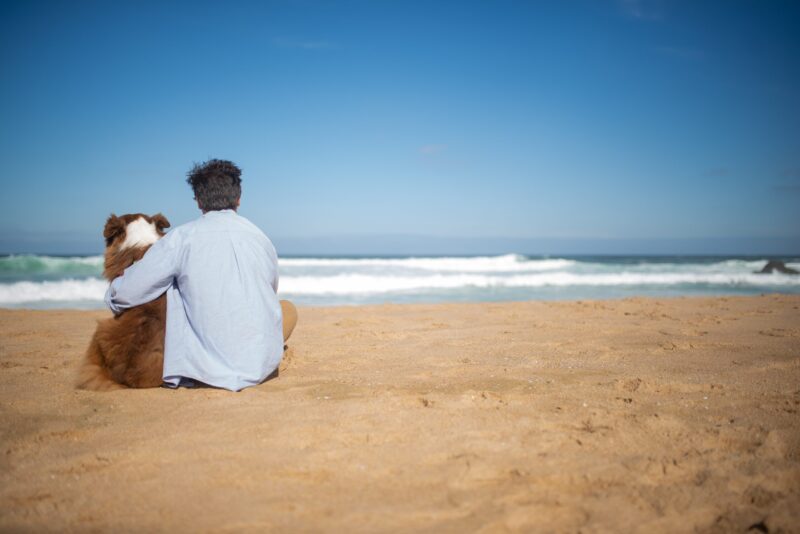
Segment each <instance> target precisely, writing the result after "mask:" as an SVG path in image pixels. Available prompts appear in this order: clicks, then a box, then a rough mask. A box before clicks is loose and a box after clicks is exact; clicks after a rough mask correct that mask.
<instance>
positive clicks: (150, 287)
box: [105, 232, 180, 314]
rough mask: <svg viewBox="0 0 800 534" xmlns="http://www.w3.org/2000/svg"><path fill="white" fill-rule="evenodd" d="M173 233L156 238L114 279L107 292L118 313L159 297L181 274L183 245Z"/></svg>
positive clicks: (112, 307) (112, 306)
mask: <svg viewBox="0 0 800 534" xmlns="http://www.w3.org/2000/svg"><path fill="white" fill-rule="evenodd" d="M173 234H175V232H170V233H169V234H167V235H166V236H164V237H163V238H161V239H159V240H158V241H156V242H155V243H154V244H153V246H152V247H150V249H149V250H148V251H147V252H146V253H145V255H144V256H143V257H142V259H141V260H139V261H137V262H136V263H134V264H133V265H131V266H130V267H128V268H127V269H125V272H124V273H123V274H122V276H118V277H117V278H115V279H114V280H113V281H112V282H111V285H110V286H108V291H106V297H105V300H106V305H107V306H108V307H109V308H110V309H111V311H113V312H114V313H115V314H119V313H122V312H123V311H125V310H127V309H128V308H132V307H134V306H138V305H140V304H144V303H146V302H150V301H151V300H155V299H157V298H158V297H160V296H161V295H162V294H163V293H164V292H165V291H166V290H167V289H169V287H170V286H171V285H172V283H173V281H174V279H175V276H176V275H177V274H178V267H179V264H180V256H179V254H180V247H178V246H177V241H178V239H177V236H176V235H173Z"/></svg>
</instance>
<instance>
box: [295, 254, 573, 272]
mask: <svg viewBox="0 0 800 534" xmlns="http://www.w3.org/2000/svg"><path fill="white" fill-rule="evenodd" d="M572 265H575V261H574V260H566V259H560V258H556V259H533V260H528V259H527V258H525V256H521V255H519V254H506V255H504V256H481V257H471V258H458V257H449V258H287V259H281V260H280V266H281V268H283V267H287V268H293V267H319V268H330V269H340V270H347V269H360V268H400V269H403V268H405V269H420V270H425V271H444V272H462V273H482V272H536V271H552V270H557V269H564V268H566V267H570V266H572Z"/></svg>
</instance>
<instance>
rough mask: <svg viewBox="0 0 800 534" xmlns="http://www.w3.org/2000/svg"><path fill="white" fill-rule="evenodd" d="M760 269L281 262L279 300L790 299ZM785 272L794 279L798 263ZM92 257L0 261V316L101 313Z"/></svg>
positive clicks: (474, 260) (797, 289) (498, 259)
mask: <svg viewBox="0 0 800 534" xmlns="http://www.w3.org/2000/svg"><path fill="white" fill-rule="evenodd" d="M765 262H766V259H763V260H755V259H750V258H748V259H735V258H730V259H714V258H711V259H701V258H673V259H669V258H666V259H665V258H642V257H638V258H637V257H627V258H528V257H526V256H522V255H519V254H506V255H502V256H481V257H441V258H434V257H418V258H282V259H281V260H280V272H281V279H280V295H281V297H282V298H293V299H297V300H298V302H301V303H303V304H315V305H316V304H322V305H324V304H336V303H346V302H383V301H386V300H389V301H392V300H394V301H403V302H413V301H436V300H492V299H537V298H570V299H581V298H613V297H618V296H626V295H664V294H671V295H678V294H680V295H692V294H731V293H733V294H737V293H738V294H757V293H760V292H776V291H777V292H786V293H800V276H791V275H783V274H777V273H774V274H755V271H758V270H759V269H761V268H762V267H763V266H764V264H765ZM787 265H788V266H790V267H792V268H794V269H798V270H800V263H799V262H797V261H796V259H795V261H793V262H791V263H787ZM102 267H103V257H102V256H89V257H56V256H34V255H18V256H6V257H2V258H0V306H6V307H8V306H11V307H102V306H103V296H104V294H105V291H106V288H107V287H108V283H107V282H106V281H105V280H103V279H101V278H100V273H101V271H102Z"/></svg>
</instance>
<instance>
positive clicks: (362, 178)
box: [0, 0, 800, 253]
mask: <svg viewBox="0 0 800 534" xmlns="http://www.w3.org/2000/svg"><path fill="white" fill-rule="evenodd" d="M0 20H1V21H2V32H0V47H1V49H0V54H1V55H0V62H1V63H0V64H1V65H2V81H1V82H0V83H1V85H0V155H2V161H3V165H2V169H1V170H0V180H2V194H0V252H14V251H22V250H27V249H30V250H36V249H37V247H38V249H39V251H46V250H44V249H57V248H59V247H58V246H57V245H54V243H66V244H68V245H64V246H63V247H61V248H65V247H66V248H69V247H72V248H75V249H76V250H75V252H78V251H86V252H89V251H90V250H88V249H89V248H91V249H92V250H98V249H100V248H101V247H102V243H101V240H100V239H99V238H100V233H101V231H102V225H103V223H104V221H105V218H106V217H107V216H108V214H109V213H111V212H116V213H118V214H119V213H127V212H147V213H155V212H158V211H161V212H163V213H164V214H166V215H167V216H168V217H169V218H170V219H171V220H172V222H173V224H180V223H183V222H187V221H189V220H191V219H192V218H194V217H196V216H197V215H198V212H197V210H196V207H195V205H194V203H193V201H192V194H191V191H190V189H189V187H188V185H187V184H186V183H185V173H186V171H187V170H188V169H189V168H190V167H191V165H192V163H193V162H196V161H202V160H205V159H207V158H209V157H218V158H225V159H231V160H233V161H235V162H236V163H237V164H239V165H240V166H241V168H242V169H243V199H242V208H241V213H242V214H243V215H245V216H246V217H248V218H250V219H251V220H252V221H253V222H255V223H256V224H258V225H259V226H260V227H261V228H262V229H263V230H264V231H265V232H266V233H267V234H268V235H269V236H270V237H272V238H273V240H274V241H275V242H276V243H277V244H278V245H279V247H278V248H279V252H280V251H281V247H282V246H283V247H284V248H285V249H286V250H289V251H291V252H308V253H313V252H316V251H317V250H314V249H315V248H321V247H322V248H324V247H323V246H322V245H321V243H328V244H329V245H330V243H335V242H336V239H348V240H349V241H348V243H349V244H350V245H349V246H351V248H353V247H354V248H355V249H358V248H359V245H358V244H359V243H361V244H362V245H363V246H362V247H361V248H363V250H360V251H361V252H367V253H368V252H371V251H372V250H377V249H379V248H380V244H381V243H383V244H384V245H385V244H386V243H388V241H387V240H386V238H384V237H383V236H387V235H392V236H398V235H401V236H426V237H427V238H436V239H441V238H445V240H447V239H449V238H460V239H463V238H467V239H468V240H471V241H470V243H472V244H471V245H469V246H467V247H466V248H467V249H469V248H470V247H472V248H474V249H475V251H476V252H480V251H482V250H488V249H492V245H491V243H497V242H499V241H497V240H494V239H495V238H503V239H504V240H505V241H503V243H511V244H510V245H509V246H510V247H512V248H513V246H514V245H513V243H514V240H515V239H517V240H519V242H520V243H523V241H524V239H527V238H547V239H548V241H547V242H548V243H551V244H552V243H556V244H558V243H567V242H578V241H575V239H577V238H580V239H586V238H588V239H590V240H591V239H595V238H601V239H607V238H613V239H621V240H623V241H624V240H630V242H638V243H642V242H647V241H648V240H650V239H663V240H665V242H669V243H678V242H680V240H685V239H694V240H695V241H694V242H695V243H697V242H702V239H705V238H721V239H729V240H731V239H732V240H738V241H737V243H739V245H737V246H739V247H740V248H742V250H741V252H747V251H748V250H747V247H748V246H749V245H748V243H755V242H756V241H757V240H759V239H771V240H772V241H771V242H774V243H782V244H781V245H779V246H783V247H784V248H787V247H788V248H791V247H794V248H795V250H787V252H795V253H796V252H798V250H797V249H798V248H800V37H799V36H800V31H798V28H800V3H798V2H778V1H771V2H762V1H751V2H740V1H734V0H729V1H722V2H696V1H686V2H678V1H668V0H664V1H644V0H639V1H636V0H628V1H613V0H609V1H602V0H596V1H595V0H592V1H586V2H581V1H569V2H566V1H553V2H523V1H519V2H506V1H483V2H467V1H456V2H444V1H441V2H440V1H435V2H433V1H424V2H408V1H365V2H347V1H342V2H315V1H283V2H253V3H247V2H218V3H201V2H185V3H181V2H162V1H152V2H149V1H135V2H134V1H131V2H106V1H98V2H81V1H75V2H67V1H63V2H46V1H36V2H31V1H24V0H20V1H16V2H14V1H11V2H9V1H4V2H3V3H2V7H0ZM327 238H332V239H333V240H332V241H331V240H328V241H325V239H327ZM405 239H406V240H407V242H406V245H407V246H410V247H411V248H413V242H414V240H415V239H417V238H416V237H406V238H405ZM698 239H699V241H698ZM409 240H410V242H411V243H412V245H408V242H409ZM493 240H494V241H493ZM570 240H572V241H570ZM676 240H677V241H676ZM423 241H424V239H422V238H420V241H419V242H420V243H422V242H423ZM429 241H430V240H429ZM530 242H531V241H529V243H530ZM353 243H355V245H353ZM520 246H524V245H520ZM334 248H335V247H334ZM555 248H556V249H557V248H558V246H555ZM562 248H563V247H562ZM674 248H675V250H673V252H683V250H679V249H680V248H681V245H679V244H676V245H674ZM77 249H81V250H77ZM701 249H702V247H701ZM354 251H355V250H348V252H354ZM465 251H468V250H465ZM594 251H596V250H594ZM640 251H641V250H631V252H640ZM328 252H332V251H330V250H329V251H328ZM382 252H384V251H382ZM517 252H539V251H535V250H524V251H523V250H518V251H517ZM544 252H547V251H544ZM575 252H581V250H575ZM617 252H619V251H617Z"/></svg>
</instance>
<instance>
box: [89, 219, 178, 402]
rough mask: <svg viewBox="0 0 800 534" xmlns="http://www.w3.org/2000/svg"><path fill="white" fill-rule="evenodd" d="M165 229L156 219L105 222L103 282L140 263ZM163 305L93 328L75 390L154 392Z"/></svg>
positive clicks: (150, 304) (161, 364) (165, 222)
mask: <svg viewBox="0 0 800 534" xmlns="http://www.w3.org/2000/svg"><path fill="white" fill-rule="evenodd" d="M169 226H170V224H169V221H168V220H167V218H166V217H164V216H163V215H162V214H160V213H158V214H156V215H153V216H149V215H145V214H143V213H131V214H127V215H122V216H119V217H117V216H116V215H114V214H111V216H109V218H108V220H107V221H106V225H105V228H104V229H103V237H104V238H105V241H106V251H105V264H104V270H103V276H104V277H105V278H106V279H107V280H108V281H109V282H110V281H111V280H113V279H114V278H116V277H118V276H120V275H122V273H123V272H124V271H125V269H127V268H128V267H130V266H131V265H133V264H134V263H135V262H137V261H139V260H140V259H141V258H142V256H144V253H145V252H147V249H149V248H150V247H151V246H152V245H153V243H155V242H156V241H158V240H159V239H161V237H163V236H164V234H165V232H164V229H165V228H169ZM166 319H167V301H166V295H161V296H160V297H158V298H157V299H155V300H154V301H152V302H148V303H146V304H142V305H141V306H136V307H134V308H131V309H129V310H126V311H125V312H123V313H122V314H120V315H118V316H116V317H113V318H111V319H104V320H101V321H99V322H98V324H97V329H96V330H95V332H94V336H93V337H92V341H91V342H90V343H89V348H88V349H87V351H86V357H85V359H84V361H83V364H82V366H81V368H80V372H79V376H78V387H79V388H81V389H91V390H99V391H103V390H110V389H119V388H126V387H128V388H153V387H158V386H160V385H161V383H162V373H163V369H164V333H165V331H166Z"/></svg>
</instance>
